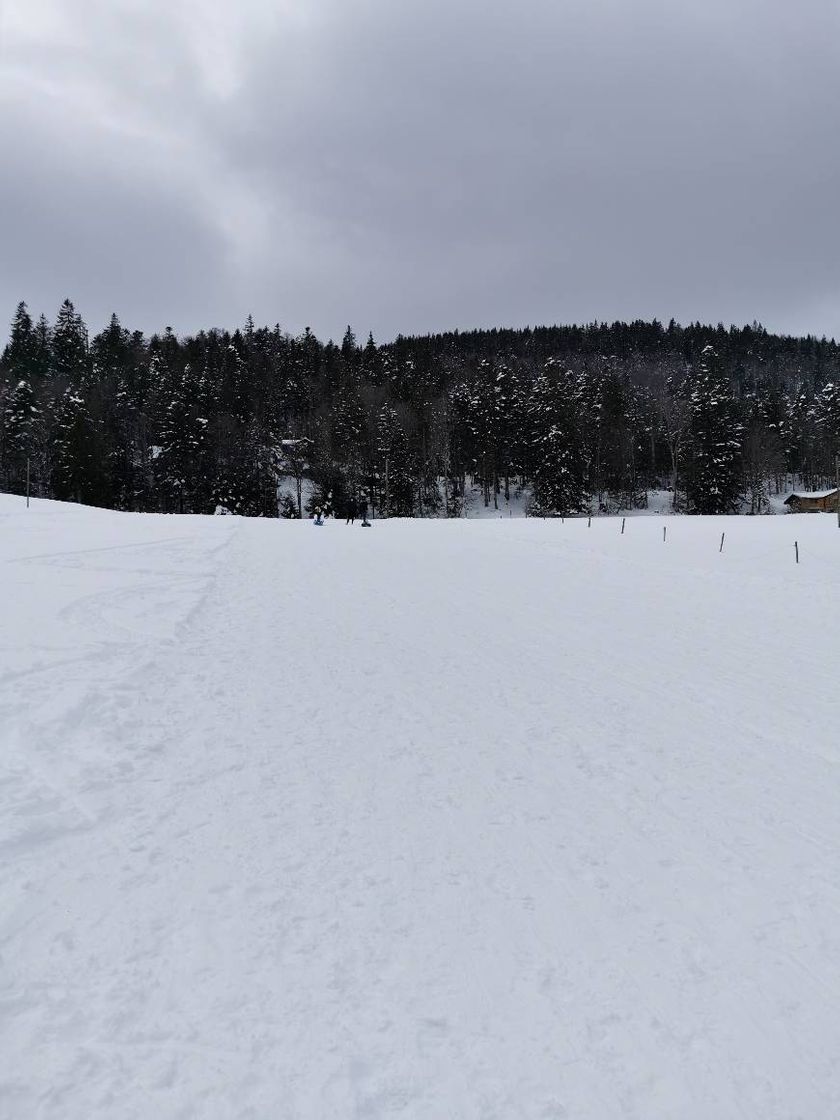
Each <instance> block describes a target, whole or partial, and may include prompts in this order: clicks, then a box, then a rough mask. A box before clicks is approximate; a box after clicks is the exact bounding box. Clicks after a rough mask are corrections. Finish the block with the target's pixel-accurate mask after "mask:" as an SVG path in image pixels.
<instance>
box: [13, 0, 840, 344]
mask: <svg viewBox="0 0 840 1120" xmlns="http://www.w3.org/2000/svg"><path fill="white" fill-rule="evenodd" d="M7 2H9V0H7ZM13 2H14V3H16V4H19V5H20V7H19V9H17V11H18V15H17V21H16V23H14V24H13V34H12V49H11V51H10V52H7V53H9V54H10V55H11V64H10V65H7V67H6V73H5V77H4V79H3V84H2V86H0V89H2V90H3V91H4V93H5V95H6V97H7V99H8V98H10V99H11V100H12V102H13V105H14V107H15V109H16V110H17V111H16V112H15V113H13V114H5V116H4V120H5V121H6V122H7V124H6V128H7V136H6V137H5V144H4V150H5V151H6V152H7V153H9V157H7V160H6V163H7V170H8V171H10V172H11V174H10V175H7V180H6V181H7V190H8V191H9V192H10V197H9V199H8V200H7V201H6V202H5V205H4V209H3V214H4V222H5V223H7V224H9V227H10V230H13V231H14V232H13V235H12V236H10V237H9V236H4V242H5V245H4V259H5V264H6V267H5V269H4V280H3V281H2V286H0V297H1V298H2V299H3V300H5V301H7V303H8V305H9V307H10V308H11V306H12V305H13V303H14V301H15V300H16V299H17V298H19V295H26V296H28V298H29V299H30V301H31V302H32V304H33V305H34V306H36V307H37V308H40V307H41V306H42V305H44V304H46V305H50V303H51V302H52V303H54V302H55V301H56V299H58V298H61V297H63V295H64V292H65V290H67V291H70V292H72V293H73V294H74V295H75V297H76V299H77V302H78V303H79V305H80V306H82V309H83V310H84V311H85V312H87V313H88V314H89V315H90V316H99V317H104V315H105V313H106V312H107V311H109V310H110V309H111V308H112V307H113V306H116V307H117V309H118V310H119V312H120V313H121V315H122V316H123V318H125V319H126V320H127V321H131V322H137V323H140V324H141V325H143V326H145V327H147V328H152V327H158V328H159V327H161V326H162V325H164V324H165V322H172V323H173V325H174V326H175V327H176V328H177V329H195V328H197V327H198V326H201V325H206V324H209V323H226V324H232V323H235V322H238V321H241V320H242V318H244V315H245V314H247V313H248V311H252V312H253V314H254V316H255V318H257V319H258V320H260V321H269V322H274V321H276V320H279V321H280V322H281V323H282V324H283V325H284V326H286V327H288V328H289V329H291V330H295V331H296V330H299V329H301V328H302V327H303V326H304V325H307V324H309V325H311V326H312V327H313V328H314V329H315V330H316V331H317V332H319V333H321V334H332V335H336V334H339V333H340V332H341V331H342V330H343V326H344V324H345V323H347V322H351V323H352V324H353V325H354V327H355V328H356V329H357V332H358V333H360V334H361V333H364V332H365V331H367V329H369V328H372V329H373V330H374V332H375V334H376V335H377V337H380V338H386V337H389V336H392V335H393V334H395V333H396V332H398V331H404V332H409V331H425V330H439V329H446V328H449V327H454V326H458V327H470V326H474V325H491V324H492V325H501V324H507V325H520V324H526V323H536V322H554V321H572V320H577V321H580V320H592V319H596V318H597V319H612V318H619V317H636V316H639V317H652V316H658V317H659V318H663V319H668V318H670V317H671V316H672V315H673V316H674V317H676V318H678V319H681V320H684V321H686V320H693V319H703V320H712V321H718V320H723V321H724V322H730V321H751V320H752V319H760V320H762V321H763V322H765V323H766V324H767V325H768V326H769V327H771V328H775V329H782V330H791V331H806V330H807V331H813V332H816V333H823V332H825V333H829V334H840V223H838V221H837V218H836V214H835V211H836V199H837V198H838V197H840V154H838V151H837V147H836V144H835V139H836V136H837V132H838V124H840V58H838V53H840V51H839V50H838V43H840V18H838V14H837V8H836V5H835V4H833V3H831V2H829V0H804V2H803V3H802V4H799V5H796V6H795V8H794V6H792V5H790V4H787V3H781V2H779V0H764V2H762V3H758V2H757V0H750V2H741V3H732V0H729V2H727V3H724V2H723V0H711V2H706V3H704V4H702V5H700V4H692V5H689V4H673V3H666V2H665V0H635V2H634V3H633V4H632V5H631V4H627V3H623V2H619V0H611V2H606V0H585V2H584V0H573V2H566V3H558V2H557V0H551V2H549V0H531V2H530V3H529V4H527V5H520V4H514V3H513V2H512V0H507V2H503V3H498V4H494V5H488V4H486V3H478V2H477V0H475V2H474V0H461V2H460V3H458V2H452V0H449V2H448V3H444V2H443V0H426V2H424V3H423V4H420V3H417V2H415V0H410V2H409V0H406V2H405V3H401V4H394V3H393V2H392V0H367V2H362V0H341V2H340V3H339V0H310V2H309V3H308V4H307V5H306V6H304V10H305V15H303V16H302V15H301V14H300V13H301V6H299V5H296V6H292V5H289V8H288V11H286V10H284V8H283V6H282V5H280V6H278V5H277V4H276V3H275V4H268V3H265V4H262V3H257V2H256V0H251V2H250V3H244V4H242V5H240V6H239V7H238V8H237V9H236V12H237V13H238V14H237V15H235V16H234V15H233V14H231V12H224V11H223V10H222V9H219V10H218V11H216V10H215V9H213V8H212V6H211V8H210V9H209V16H208V15H207V14H206V11H207V10H206V9H205V8H200V7H199V6H198V5H193V4H187V3H182V4H176V5H175V6H174V9H173V8H172V7H171V6H170V7H164V6H163V5H162V4H160V5H158V4H151V3H150V4H148V5H145V6H144V10H143V15H142V18H141V17H139V16H136V15H135V16H131V15H129V14H128V13H129V12H130V9H129V8H124V9H123V8H119V7H117V8H116V9H115V7H114V5H113V4H109V5H104V4H103V3H98V4H96V5H94V4H93V3H92V2H89V3H87V4H86V5H85V7H86V8H89V18H88V19H87V20H86V21H85V22H84V23H83V30H84V34H82V35H81V41H80V32H79V30H78V26H76V27H75V30H74V31H73V32H72V34H71V32H70V31H69V30H68V29H67V28H64V27H62V26H61V25H60V21H59V26H58V29H56V27H55V26H53V27H51V29H50V28H48V30H46V31H42V32H40V35H41V38H43V39H44V41H45V45H46V47H48V57H49V59H50V63H49V67H47V65H46V64H45V63H44V62H43V61H39V59H41V57H42V56H41V55H40V54H39V50H38V47H39V34H38V33H36V32H37V28H36V32H33V33H30V34H28V35H27V34H26V27H27V20H36V19H37V17H38V16H39V15H40V16H41V17H43V22H44V23H46V24H49V20H48V19H46V15H48V14H49V13H50V12H52V11H54V9H53V7H52V6H51V3H50V2H48V0H38V3H37V4H36V3H35V0H27V3H26V4H25V3H24V0H13ZM54 2H55V3H56V4H57V3H58V0H54ZM156 10H157V11H158V12H159V13H160V14H159V15H158V16H155V14H154V13H155V11H156ZM173 10H174V11H175V13H176V14H175V15H174V16H173V14H172V13H173ZM115 11H116V12H117V15H115ZM203 11H204V12H205V18H202V12H203ZM28 13H29V14H28ZM94 16H97V17H101V18H94ZM100 23H101V26H100ZM73 36H75V39H76V43H75V47H74V46H73V41H72V40H73ZM132 43H133V44H134V46H133V47H132V46H131V44H132ZM74 52H75V53H74ZM44 57H46V56H44ZM44 88H48V89H49V91H50V96H51V98H52V100H49V99H47V104H46V107H45V101H44V96H43V92H44ZM65 96H66V98H67V99H69V103H70V106H71V108H75V109H76V113H75V114H74V113H72V112H68V111H67V109H66V105H65V107H64V109H61V108H57V106H61V105H62V103H63V99H64V97H65ZM80 107H81V112H79V109H80ZM59 137H60V143H59V142H58V141H57V138H59ZM21 211H22V214H23V216H22V217H20V216H19V212H21ZM97 231H100V232H102V233H104V234H105V236H104V238H103V239H102V240H101V242H100V243H97V239H96V234H97ZM33 262H34V263H33ZM58 278H60V279H61V284H62V285H63V287H62V290H61V291H60V292H59V291H58V287H59V286H60V285H58V283H57V281H58ZM33 289H34V290H33Z"/></svg>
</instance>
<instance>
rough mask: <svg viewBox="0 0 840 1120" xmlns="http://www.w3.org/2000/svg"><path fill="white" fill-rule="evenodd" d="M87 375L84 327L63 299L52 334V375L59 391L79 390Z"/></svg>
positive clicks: (79, 318) (67, 301)
mask: <svg viewBox="0 0 840 1120" xmlns="http://www.w3.org/2000/svg"><path fill="white" fill-rule="evenodd" d="M89 374H90V362H89V355H88V338H87V328H86V327H85V324H84V322H83V321H82V318H81V316H80V315H78V314H77V313H76V309H75V308H74V306H73V304H72V303H71V302H70V300H69V299H66V300H65V301H64V303H63V304H62V305H61V308H60V310H59V312H58V318H57V319H56V323H55V327H54V328H53V332H52V375H53V377H54V378H55V380H56V381H57V382H58V384H59V385H60V386H61V387H62V388H67V387H68V386H72V387H74V388H80V387H81V386H83V385H85V384H86V383H87V380H88V377H89Z"/></svg>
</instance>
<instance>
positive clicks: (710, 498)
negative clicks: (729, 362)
mask: <svg viewBox="0 0 840 1120" xmlns="http://www.w3.org/2000/svg"><path fill="white" fill-rule="evenodd" d="M688 407H689V429H688V441H689V448H690V452H689V455H690V457H689V463H688V472H687V477H686V489H687V493H688V499H689V502H690V504H691V508H692V509H693V510H694V512H695V513H705V514H710V513H733V512H734V511H735V510H736V509H737V507H738V500H739V498H740V496H741V480H740V451H741V445H742V436H743V426H742V424H741V422H740V418H739V416H738V406H737V402H736V401H735V398H734V396H733V395H732V389H731V387H730V384H729V379H728V378H727V376H726V374H725V373H724V371H723V369H722V366H721V363H720V359H719V358H718V356H717V354H716V353H715V350H714V348H713V347H712V346H710V345H707V346H705V347H704V349H703V351H702V353H701V355H700V360H699V362H698V363H697V367H696V369H695V372H694V378H693V384H692V386H691V390H690V393H689V398H688Z"/></svg>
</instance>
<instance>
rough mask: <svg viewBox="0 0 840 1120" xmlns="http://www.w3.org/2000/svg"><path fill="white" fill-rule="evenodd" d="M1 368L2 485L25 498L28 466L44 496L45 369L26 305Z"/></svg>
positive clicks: (17, 316) (34, 486) (16, 320)
mask: <svg viewBox="0 0 840 1120" xmlns="http://www.w3.org/2000/svg"><path fill="white" fill-rule="evenodd" d="M0 365H1V366H2V374H3V376H2V381H0V484H2V485H3V486H4V487H5V488H6V489H7V490H9V491H10V492H11V493H13V494H22V493H24V491H25V489H26V471H27V462H28V463H29V469H30V480H31V483H32V489H33V492H34V493H36V494H43V493H44V485H43V484H44V482H45V479H44V477H43V475H44V473H45V438H44V436H45V433H44V425H43V408H42V404H41V394H42V382H43V373H44V370H43V360H42V355H41V354H40V341H39V337H38V334H37V333H36V329H35V328H34V327H33V325H32V319H31V317H30V315H29V312H28V310H27V308H26V304H25V303H20V304H18V307H17V310H16V312H15V317H14V319H13V320H12V333H11V338H10V340H9V344H8V346H7V347H6V349H5V351H4V352H3V357H2V362H0Z"/></svg>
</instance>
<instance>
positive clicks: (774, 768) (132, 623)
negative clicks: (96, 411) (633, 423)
mask: <svg viewBox="0 0 840 1120" xmlns="http://www.w3.org/2000/svg"><path fill="white" fill-rule="evenodd" d="M619 525H620V521H619V520H616V519H602V520H597V521H593V523H592V527H591V528H589V529H588V528H587V526H586V522H585V521H566V522H565V524H561V523H560V522H557V521H547V522H542V521H532V520H517V519H511V518H509V519H507V520H505V519H496V520H492V519H490V520H476V521H471V520H467V521H458V522H445V521H431V522H397V521H395V522H377V523H376V524H375V526H374V527H373V529H372V530H367V529H365V530H362V529H361V528H360V527H359V526H358V525H356V526H354V527H345V526H344V525H343V524H335V523H329V522H328V523H327V524H326V525H325V526H324V527H323V528H320V529H318V528H315V527H313V526H312V525H311V524H310V523H309V522H303V523H300V522H294V521H291V522H261V521H246V520H240V519H237V518H215V519H214V518H198V517H196V518H188V517H185V518H176V517H155V516H134V515H127V514H114V513H107V512H102V511H94V510H85V509H80V508H76V507H72V506H64V505H60V504H55V503H47V502H38V503H35V504H34V505H33V507H32V508H31V509H30V510H28V511H27V510H26V509H25V508H24V507H23V504H22V503H21V501H20V500H19V499H12V498H9V497H6V496H0V565H2V589H3V602H2V610H1V611H0V1055H2V1059H0V1117H2V1120H35V1118H38V1120H47V1118H49V1120H112V1118H119V1120H141V1118H142V1120H148V1118H151V1117H156V1118H162V1120H175V1118H179V1120H182V1118H187V1117H189V1118H193V1117H195V1118H196V1120H232V1118H237V1120H245V1118H248V1120H263V1118H266V1120H285V1118H289V1120H292V1118H294V1120H299V1118H306V1120H309V1118H312V1120H329V1118H336V1120H339V1118H341V1120H345V1118H349V1117H368V1118H370V1117H394V1116H400V1117H411V1118H416V1120H421V1118H422V1120H426V1118H435V1120H437V1118H443V1117H451V1118H457V1120H473V1118H475V1120H479V1118H481V1120H489V1118H499V1120H510V1118H525V1120H537V1118H540V1120H547V1118H554V1120H557V1118H559V1117H565V1118H568V1120H612V1118H630V1117H633V1118H640V1120H641V1118H644V1120H665V1118H668V1120H674V1118H679V1120H709V1118H715V1120H729V1118H733V1120H734V1118H736V1117H738V1118H744V1117H746V1118H761V1120H782V1118H784V1120H792V1118H794V1117H800V1118H803V1120H829V1118H832V1117H835V1116H837V1115H838V1114H840V1012H838V1007H840V873H838V868H840V809H838V806H840V765H838V764H840V735H838V732H837V728H838V727H840V704H838V696H840V688H838V665H840V657H838V638H837V634H838V627H837V610H838V602H840V596H839V594H838V593H839V592H840V586H838V585H840V532H838V530H837V528H836V524H835V522H834V519H833V518H830V517H828V516H825V517H820V516H811V517H807V516H806V517H784V518H782V517H777V518H755V519H747V518H743V519H737V518H729V519H725V520H720V521H718V520H715V519H694V518H680V519H673V518H669V519H667V527H668V539H667V542H663V540H662V523H661V522H660V521H658V520H657V519H655V518H637V519H634V520H632V521H631V520H628V522H627V528H626V532H625V534H624V535H623V536H621V535H620V532H619ZM722 531H725V532H726V543H725V547H724V551H723V553H720V552H719V551H718V548H719V543H720V533H721V532H722ZM795 538H796V539H798V540H799V544H800V548H801V563H800V564H799V566H796V564H795V562H794V551H793V541H794V539H795Z"/></svg>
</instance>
